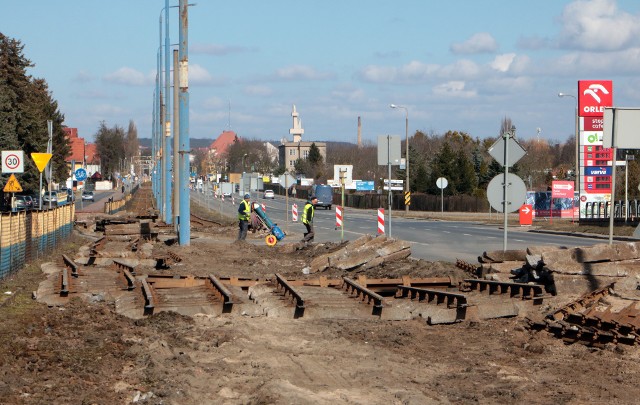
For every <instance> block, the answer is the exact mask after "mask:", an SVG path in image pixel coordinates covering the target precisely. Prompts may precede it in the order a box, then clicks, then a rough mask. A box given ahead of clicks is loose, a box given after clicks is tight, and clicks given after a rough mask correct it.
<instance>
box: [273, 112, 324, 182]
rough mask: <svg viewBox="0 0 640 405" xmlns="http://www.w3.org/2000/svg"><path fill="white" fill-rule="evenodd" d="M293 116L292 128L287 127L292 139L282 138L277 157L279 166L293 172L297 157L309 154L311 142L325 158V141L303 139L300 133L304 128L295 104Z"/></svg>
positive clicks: (301, 157)
mask: <svg viewBox="0 0 640 405" xmlns="http://www.w3.org/2000/svg"><path fill="white" fill-rule="evenodd" d="M291 117H292V118H293V128H291V129H289V135H292V136H293V141H292V142H289V141H288V140H287V139H286V138H283V139H282V141H281V144H280V146H278V152H279V153H278V158H279V162H280V166H281V167H283V166H284V169H285V171H286V172H290V173H293V172H295V164H296V160H298V159H306V158H307V157H308V156H309V150H310V149H311V145H312V144H314V143H315V144H316V147H318V149H319V151H320V155H322V159H323V160H324V161H326V160H327V144H326V143H325V142H311V141H303V140H302V135H303V134H304V129H303V128H302V120H300V118H299V114H298V112H297V111H296V106H295V105H294V106H293V111H292V112H291Z"/></svg>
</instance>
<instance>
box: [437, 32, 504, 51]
mask: <svg viewBox="0 0 640 405" xmlns="http://www.w3.org/2000/svg"><path fill="white" fill-rule="evenodd" d="M449 49H451V52H453V53H455V54H474V53H493V52H495V51H497V50H498V43H497V42H496V40H495V39H494V38H493V37H492V36H491V34H489V33H487V32H479V33H477V34H473V35H472V36H471V38H469V39H467V40H466V41H464V42H461V43H454V44H451V47H450V48H449Z"/></svg>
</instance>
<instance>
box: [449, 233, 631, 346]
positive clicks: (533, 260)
mask: <svg viewBox="0 0 640 405" xmlns="http://www.w3.org/2000/svg"><path fill="white" fill-rule="evenodd" d="M478 260H479V262H480V265H479V266H478V267H476V266H473V265H470V264H468V263H465V262H462V261H458V267H460V268H463V269H465V270H467V271H469V272H470V273H473V274H474V275H476V276H477V277H480V278H484V279H491V280H505V279H511V280H514V281H520V282H525V283H535V284H541V285H544V287H545V290H546V291H547V292H549V293H552V294H553V295H556V294H558V300H557V301H558V303H559V305H558V307H559V309H557V310H555V311H553V312H551V313H549V314H547V315H546V316H545V317H544V318H542V319H539V318H536V317H535V316H533V315H531V316H529V317H528V323H529V326H530V328H531V329H533V330H547V331H549V332H551V333H553V334H554V335H555V336H557V337H559V338H561V339H563V340H565V341H566V342H580V343H585V344H588V345H594V346H598V345H602V344H606V343H624V344H636V343H640V310H638V309H637V302H638V301H639V300H640V291H639V289H640V282H639V281H638V280H639V278H640V242H627V243H617V244H613V245H609V244H599V245H594V246H591V247H578V248H571V249H566V248H555V247H530V248H528V249H527V250H526V251H506V252H485V253H484V254H483V255H482V256H480V257H479V258H478ZM576 297H577V298H576Z"/></svg>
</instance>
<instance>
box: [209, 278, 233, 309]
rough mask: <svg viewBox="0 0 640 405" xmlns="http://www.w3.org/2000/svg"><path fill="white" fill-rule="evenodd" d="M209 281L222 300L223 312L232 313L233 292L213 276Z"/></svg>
mask: <svg viewBox="0 0 640 405" xmlns="http://www.w3.org/2000/svg"><path fill="white" fill-rule="evenodd" d="M209 281H211V284H212V286H213V288H214V290H215V291H216V294H217V295H218V296H219V297H220V298H221V299H222V307H223V311H222V312H225V313H228V312H231V307H232V306H233V294H231V291H229V290H228V289H227V287H225V286H224V284H222V282H221V281H220V280H218V278H217V277H216V276H214V275H213V274H210V275H209Z"/></svg>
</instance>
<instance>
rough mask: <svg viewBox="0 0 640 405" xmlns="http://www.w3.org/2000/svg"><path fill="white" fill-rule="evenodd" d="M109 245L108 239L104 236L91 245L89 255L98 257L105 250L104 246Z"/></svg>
mask: <svg viewBox="0 0 640 405" xmlns="http://www.w3.org/2000/svg"><path fill="white" fill-rule="evenodd" d="M106 243H107V237H106V236H103V237H101V238H100V239H98V240H97V241H95V242H93V243H92V244H91V247H90V248H89V255H90V256H93V257H96V256H97V255H98V252H99V251H100V250H102V249H103V248H104V245H105V244H106Z"/></svg>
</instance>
